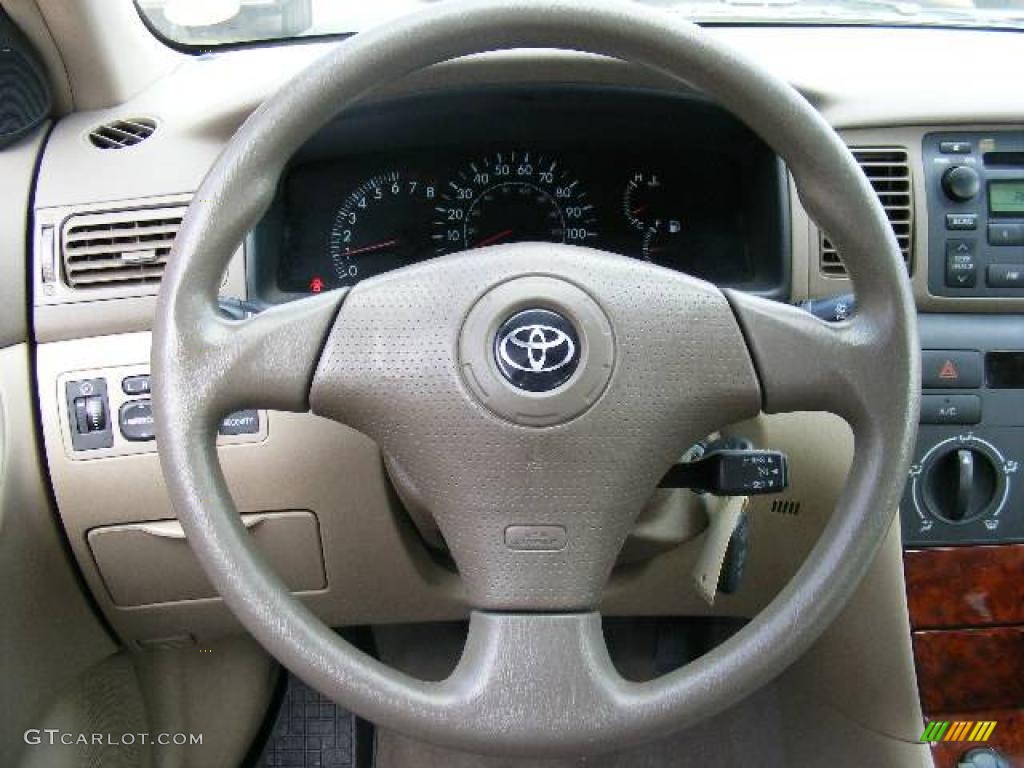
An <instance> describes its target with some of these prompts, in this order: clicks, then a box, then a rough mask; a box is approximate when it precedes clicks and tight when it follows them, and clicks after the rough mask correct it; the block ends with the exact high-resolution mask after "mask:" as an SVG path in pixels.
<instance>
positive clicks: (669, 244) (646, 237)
mask: <svg viewBox="0 0 1024 768" xmlns="http://www.w3.org/2000/svg"><path fill="white" fill-rule="evenodd" d="M669 190H670V188H669V187H668V186H667V184H666V183H665V180H664V179H663V178H662V177H661V175H660V174H657V173H649V172H647V171H638V172H636V173H634V174H633V176H632V178H630V180H629V181H628V182H627V183H626V189H625V192H624V193H623V213H624V214H625V216H626V220H627V221H628V222H629V223H630V225H631V226H632V227H633V228H634V229H636V230H637V231H638V232H640V234H641V236H642V238H643V239H642V240H641V253H642V255H643V258H645V259H647V260H648V261H654V262H661V261H666V260H667V261H672V260H674V259H675V258H676V253H675V252H676V251H678V250H679V249H680V248H681V247H682V239H683V238H682V235H683V233H684V220H683V217H682V215H681V214H680V212H679V210H678V208H677V201H676V200H675V199H673V197H672V195H671V192H670V191H669Z"/></svg>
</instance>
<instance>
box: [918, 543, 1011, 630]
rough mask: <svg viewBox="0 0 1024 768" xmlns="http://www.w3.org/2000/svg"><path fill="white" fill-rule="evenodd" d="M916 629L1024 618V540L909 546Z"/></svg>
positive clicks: (992, 622)
mask: <svg viewBox="0 0 1024 768" xmlns="http://www.w3.org/2000/svg"><path fill="white" fill-rule="evenodd" d="M903 564H904V571H905V575H906V582H907V603H908V607H909V609H910V624H911V626H912V627H913V628H914V629H938V628H941V627H971V626H994V625H1008V624H1024V544H1002V545H995V546H979V547H939V548H935V549H918V550H908V551H907V552H905V553H904V556H903Z"/></svg>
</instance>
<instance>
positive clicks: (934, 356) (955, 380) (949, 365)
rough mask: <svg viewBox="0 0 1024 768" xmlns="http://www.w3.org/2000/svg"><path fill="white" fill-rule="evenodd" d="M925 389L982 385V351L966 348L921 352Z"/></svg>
mask: <svg viewBox="0 0 1024 768" xmlns="http://www.w3.org/2000/svg"><path fill="white" fill-rule="evenodd" d="M921 386H922V387H923V388H924V389H974V388H975V387H980V386H981V353H980V352H976V351H974V350H966V349H926V350H924V351H923V352H921Z"/></svg>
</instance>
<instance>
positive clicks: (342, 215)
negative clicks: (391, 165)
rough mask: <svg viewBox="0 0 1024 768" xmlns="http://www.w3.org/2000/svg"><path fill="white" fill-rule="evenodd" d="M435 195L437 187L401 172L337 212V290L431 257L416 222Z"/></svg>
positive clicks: (363, 189)
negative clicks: (426, 251)
mask: <svg viewBox="0 0 1024 768" xmlns="http://www.w3.org/2000/svg"><path fill="white" fill-rule="evenodd" d="M436 197H437V189H436V187H435V186H434V185H433V184H430V183H425V182H421V181H419V180H418V179H415V178H412V177H410V176H408V175H406V174H403V173H400V172H399V171H389V172H386V173H381V174H378V175H376V176H373V177H371V178H369V179H367V180H366V181H364V182H363V183H362V184H360V185H359V186H358V187H356V189H355V190H354V191H353V192H352V193H351V194H350V195H349V196H348V197H346V198H345V200H344V202H343V203H342V204H341V207H340V208H338V212H337V214H336V215H335V217H334V225H333V226H332V227H331V232H330V242H329V248H328V250H329V252H330V255H331V262H332V264H333V266H334V273H335V274H334V276H333V278H334V279H333V281H332V283H331V284H332V286H351V285H355V284H356V283H357V282H359V281H360V280H364V279H365V278H367V277H372V276H373V275H377V274H380V273H381V272H387V271H388V270H392V269H397V268H399V267H402V266H405V265H406V264H408V263H410V262H413V261H416V260H417V259H420V258H423V257H424V256H426V255H429V254H426V253H424V252H423V246H422V237H423V234H422V230H419V229H418V228H417V227H416V226H415V224H416V222H417V221H418V220H420V217H421V216H423V215H424V213H423V211H424V206H426V205H428V204H430V203H431V202H433V201H434V199H435V198H436ZM318 278H319V279H320V283H319V285H320V286H321V288H322V287H323V286H324V281H323V277H321V276H314V277H313V278H312V280H316V279H318ZM312 285H313V283H312V281H311V286H312ZM313 290H316V289H315V288H313Z"/></svg>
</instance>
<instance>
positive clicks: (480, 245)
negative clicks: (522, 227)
mask: <svg viewBox="0 0 1024 768" xmlns="http://www.w3.org/2000/svg"><path fill="white" fill-rule="evenodd" d="M511 234H512V230H511V229H503V230H502V231H501V232H499V233H498V234H496V235H491V236H490V237H487V238H484V239H483V240H481V241H480V242H479V243H477V244H476V247H477V248H483V247H484V246H485V245H493V244H494V243H496V242H498V241H499V240H501V239H502V238H505V237H508V236H509V235H511Z"/></svg>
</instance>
